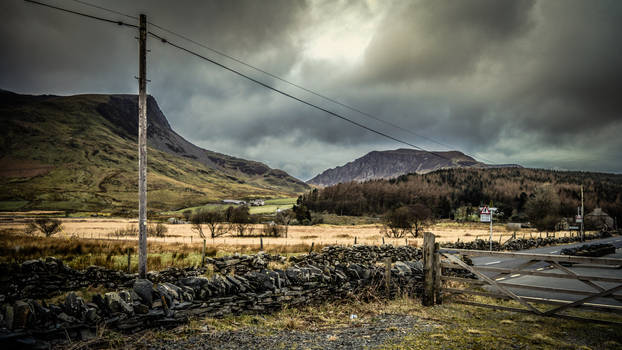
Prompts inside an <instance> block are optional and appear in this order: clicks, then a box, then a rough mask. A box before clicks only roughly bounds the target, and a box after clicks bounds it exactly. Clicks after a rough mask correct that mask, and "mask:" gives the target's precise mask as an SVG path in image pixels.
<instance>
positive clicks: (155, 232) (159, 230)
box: [147, 222, 168, 237]
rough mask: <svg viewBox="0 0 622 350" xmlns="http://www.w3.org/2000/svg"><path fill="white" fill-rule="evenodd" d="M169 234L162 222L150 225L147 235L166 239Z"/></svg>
mask: <svg viewBox="0 0 622 350" xmlns="http://www.w3.org/2000/svg"><path fill="white" fill-rule="evenodd" d="M167 232H168V227H166V225H164V224H163V223H161V222H158V223H157V224H156V225H149V227H147V235H148V236H153V237H164V235H165V234H166V233H167Z"/></svg>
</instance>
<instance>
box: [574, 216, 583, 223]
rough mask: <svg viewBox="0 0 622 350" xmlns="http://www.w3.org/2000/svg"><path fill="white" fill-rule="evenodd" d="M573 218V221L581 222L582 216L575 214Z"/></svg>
mask: <svg viewBox="0 0 622 350" xmlns="http://www.w3.org/2000/svg"><path fill="white" fill-rule="evenodd" d="M575 219H576V220H575V221H576V222H577V223H581V222H583V218H582V217H581V215H577V216H575Z"/></svg>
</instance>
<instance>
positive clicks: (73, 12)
mask: <svg viewBox="0 0 622 350" xmlns="http://www.w3.org/2000/svg"><path fill="white" fill-rule="evenodd" d="M24 1H26V2H30V3H32V4H36V5H41V6H45V7H49V8H52V9H55V10H59V11H63V12H67V13H72V14H74V15H78V16H82V17H87V18H90V19H96V20H98V21H102V22H108V23H114V24H118V25H120V26H128V27H132V28H138V26H137V25H134V24H129V23H125V22H123V21H115V20H112V19H108V18H104V17H98V16H94V15H89V14H87V13H83V12H78V11H74V10H69V9H66V8H62V7H58V6H54V5H50V4H46V3H43V2H39V1H35V0H24Z"/></svg>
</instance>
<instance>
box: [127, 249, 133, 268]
mask: <svg viewBox="0 0 622 350" xmlns="http://www.w3.org/2000/svg"><path fill="white" fill-rule="evenodd" d="M131 262H132V251H131V250H130V248H127V273H131V272H132V270H131V265H130V264H131Z"/></svg>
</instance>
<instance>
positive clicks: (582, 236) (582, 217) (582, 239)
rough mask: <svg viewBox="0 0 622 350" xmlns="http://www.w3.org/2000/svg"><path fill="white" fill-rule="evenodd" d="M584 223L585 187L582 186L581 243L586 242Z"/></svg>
mask: <svg viewBox="0 0 622 350" xmlns="http://www.w3.org/2000/svg"><path fill="white" fill-rule="evenodd" d="M584 222H585V213H584V209H583V185H581V242H583V241H585V232H584V231H583V223H584Z"/></svg>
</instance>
